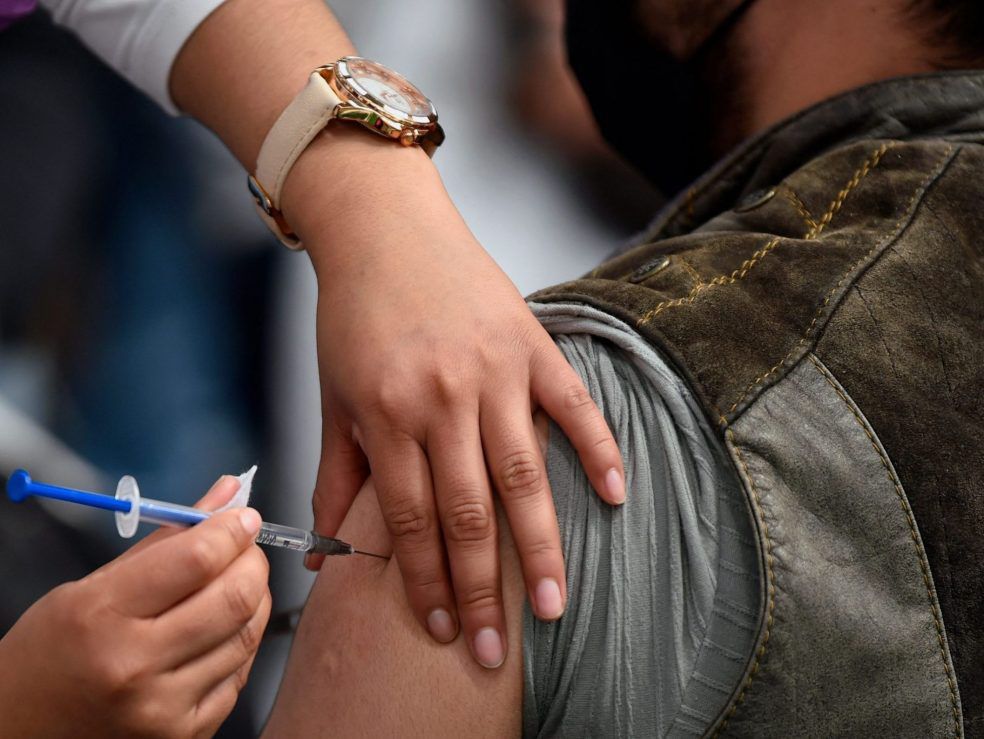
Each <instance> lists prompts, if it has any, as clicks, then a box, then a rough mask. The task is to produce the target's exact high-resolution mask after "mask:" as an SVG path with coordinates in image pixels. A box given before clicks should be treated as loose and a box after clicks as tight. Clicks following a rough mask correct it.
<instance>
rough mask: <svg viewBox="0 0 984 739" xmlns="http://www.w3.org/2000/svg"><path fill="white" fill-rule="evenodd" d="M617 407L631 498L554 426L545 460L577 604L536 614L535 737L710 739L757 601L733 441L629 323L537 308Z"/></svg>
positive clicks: (577, 309) (744, 656) (528, 718)
mask: <svg viewBox="0 0 984 739" xmlns="http://www.w3.org/2000/svg"><path fill="white" fill-rule="evenodd" d="M533 308H534V311H535V312H536V313H537V315H538V317H539V318H540V320H541V322H543V324H544V326H545V327H546V328H547V329H548V330H549V331H550V332H551V333H552V334H553V335H554V338H555V340H556V341H557V344H558V346H559V347H560V349H561V350H562V351H563V353H564V354H565V356H566V357H567V359H568V360H569V361H570V362H571V365H572V366H573V367H574V369H575V370H576V371H577V372H578V373H579V374H580V376H581V378H582V379H583V380H584V382H585V385H586V386H587V387H588V390H589V391H590V393H591V395H592V397H593V398H594V399H595V401H596V402H597V403H598V405H599V406H600V407H601V409H602V411H603V412H604V413H605V416H606V418H607V419H608V422H609V424H610V426H611V428H612V430H613V432H614V433H615V437H616V439H617V441H618V443H619V446H620V449H621V451H622V456H623V460H624V462H625V470H626V483H627V490H628V496H627V502H626V503H625V505H623V506H621V507H618V508H613V507H610V506H608V505H606V504H605V503H604V502H603V501H601V500H600V499H599V498H598V497H597V496H596V495H595V493H594V491H593V490H592V488H591V485H590V483H589V482H588V480H587V477H586V475H585V474H584V471H583V469H582V468H581V465H580V463H579V461H578V457H577V453H576V452H575V451H574V449H573V448H572V447H571V445H570V443H569V442H568V441H567V439H566V437H564V435H563V434H562V433H561V432H560V430H559V429H558V428H557V427H556V426H551V430H550V439H549V443H548V448H547V470H548V473H549V477H550V484H551V487H552V489H553V494H554V500H555V504H556V507H557V514H558V519H559V521H560V528H561V537H562V542H563V547H564V554H565V558H566V563H567V587H568V596H569V605H568V609H567V612H566V613H565V614H564V616H563V617H562V618H561V619H560V620H559V621H557V622H555V623H543V622H539V621H537V620H536V619H535V618H534V617H533V615H532V612H531V611H530V610H529V609H528V608H527V611H526V614H525V621H524V642H523V650H524V669H525V677H524V683H525V684H524V705H523V724H524V735H525V736H530V737H533V736H700V735H701V734H703V733H704V731H705V730H706V729H707V728H708V726H709V725H710V724H711V723H712V721H713V720H714V718H715V716H716V715H717V714H718V713H719V712H720V710H721V709H722V708H723V707H724V706H725V705H726V703H727V700H728V697H729V696H730V694H731V692H732V691H733V689H734V687H735V686H736V685H737V684H738V683H739V681H740V679H741V676H742V674H743V672H744V669H745V665H746V663H747V661H748V657H749V655H750V654H751V651H752V649H753V647H754V641H755V636H756V630H757V625H758V622H759V617H760V612H761V607H762V606H761V592H760V586H759V581H760V574H759V571H758V553H757V549H756V547H755V545H754V533H753V528H752V521H751V517H750V514H749V511H748V508H747V504H746V501H745V499H744V496H743V492H742V490H741V486H740V482H739V480H738V477H737V475H736V473H735V471H734V470H733V468H732V466H731V463H730V461H729V459H728V457H727V454H726V451H725V449H724V448H723V445H722V444H721V442H720V441H719V440H718V439H717V438H716V437H715V435H714V433H713V431H712V429H711V428H710V427H709V425H708V424H707V422H706V421H705V420H704V417H703V415H702V413H701V411H700V408H699V406H698V404H697V402H696V400H695V399H694V398H693V397H692V395H691V393H690V391H689V389H688V388H687V386H686V385H685V383H684V382H683V381H682V380H681V379H680V378H679V376H678V375H677V374H676V373H675V372H674V371H673V370H672V369H671V368H670V367H669V365H668V364H667V362H666V361H665V360H664V359H663V358H662V357H661V356H660V355H659V354H658V353H657V352H656V351H655V350H654V349H653V348H652V347H651V346H649V345H648V344H647V343H646V342H645V341H644V340H643V339H642V338H641V337H640V336H639V335H638V334H636V333H635V332H634V331H632V330H631V329H630V328H629V327H628V326H626V325H625V324H623V323H621V322H620V321H618V320H617V319H614V318H612V317H610V316H607V315H605V314H603V313H600V312H598V311H595V310H593V309H590V308H586V307H584V306H575V305H534V306H533Z"/></svg>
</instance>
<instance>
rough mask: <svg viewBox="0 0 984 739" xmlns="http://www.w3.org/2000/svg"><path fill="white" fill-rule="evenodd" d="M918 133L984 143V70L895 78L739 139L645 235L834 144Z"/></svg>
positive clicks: (764, 184)
mask: <svg viewBox="0 0 984 739" xmlns="http://www.w3.org/2000/svg"><path fill="white" fill-rule="evenodd" d="M920 138H945V139H948V140H953V141H971V142H976V143H984V72H982V71H966V72H964V71H959V72H938V73H933V74H925V75H915V76H910V77H897V78H894V79H890V80H885V81H882V82H876V83H873V84H871V85H866V86H865V87H860V88H857V89H855V90H851V91H849V92H846V93H844V94H842V95H838V96H837V97H833V98H829V99H827V100H824V101H823V102H820V103H818V104H817V105H814V106H812V107H810V108H807V109H805V110H803V111H801V112H799V113H797V114H796V115H794V116H792V117H790V118H787V119H785V120H783V121H781V122H779V123H777V124H776V125H775V126H773V127H772V128H770V129H768V130H766V131H764V132H762V133H760V134H758V135H756V136H754V137H752V138H751V139H748V140H747V141H745V142H744V143H742V144H740V145H739V146H738V147H737V148H735V149H734V150H733V151H732V152H731V153H730V154H728V155H727V156H725V157H724V159H722V160H720V161H719V162H718V163H717V164H716V165H714V166H713V167H712V168H711V169H710V170H709V171H708V172H707V173H705V174H704V175H703V176H702V177H701V178H700V179H698V180H697V181H696V182H695V183H694V184H693V185H691V186H690V187H689V188H688V189H687V190H685V191H684V192H682V193H680V194H679V195H678V196H677V197H676V198H674V200H673V201H671V202H670V203H669V204H668V205H667V206H666V207H665V208H664V209H663V210H662V211H661V212H660V213H659V214H658V215H657V217H656V219H655V221H653V223H652V224H651V225H650V227H649V228H647V229H646V231H645V232H644V236H643V238H644V240H645V241H654V240H656V239H660V238H667V237H670V236H677V235H679V234H682V233H687V232H689V231H691V230H693V229H694V228H695V227H697V226H699V225H700V224H701V223H704V222H705V221H708V220H710V219H711V218H712V217H714V216H715V215H717V214H719V213H721V212H723V211H726V210H729V209H731V208H733V207H734V206H735V205H736V204H737V203H738V202H739V201H740V200H741V199H742V198H745V197H748V196H749V195H751V194H752V193H755V192H756V191H758V190H761V189H764V188H768V187H771V186H773V185H776V184H777V183H779V182H780V181H782V180H783V179H784V178H785V177H787V176H788V175H790V174H792V173H793V172H794V171H796V170H797V169H799V168H800V167H802V166H803V165H804V164H806V163H807V162H808V161H810V160H811V159H814V158H815V157H817V156H819V155H821V154H823V153H824V152H826V151H829V150H831V149H833V148H836V147H839V146H843V145H845V144H849V143H852V142H856V141H859V140H864V139H894V140H915V139H920Z"/></svg>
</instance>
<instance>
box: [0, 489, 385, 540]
mask: <svg viewBox="0 0 984 739" xmlns="http://www.w3.org/2000/svg"><path fill="white" fill-rule="evenodd" d="M7 495H8V496H9V497H10V499H11V500H13V501H14V502H17V503H19V502H21V501H22V500H24V499H25V498H28V497H31V496H35V497H40V498H52V499H54V500H62V501H66V502H69V503H78V504H79V505H84V506H89V507H91V508H102V509H103V510H107V511H114V512H115V513H116V530H117V531H118V532H119V534H120V536H122V537H123V538H125V539H129V538H130V537H132V536H133V535H134V534H135V533H136V531H137V525H138V524H139V523H140V522H141V521H143V522H145V523H153V524H157V525H158V526H178V527H185V526H194V525H195V524H198V523H201V522H202V521H205V520H206V519H208V518H210V517H211V515H212V513H210V512H209V511H203V510H200V509H198V508H190V507H189V506H183V505H178V504H177V503H167V502H165V501H160V500H152V499H151V498H141V497H140V489H139V488H138V487H137V481H136V480H134V479H133V478H132V477H130V476H126V477H123V478H122V479H120V482H119V484H118V485H117V486H116V496H115V497H113V496H111V495H102V494H100V493H90V492H87V491H85V490H75V489H73V488H65V487H58V486H56V485H48V484H46V483H43V482H34V481H33V480H32V479H31V476H30V475H29V474H28V473H27V472H26V471H24V470H17V471H16V472H14V473H13V474H12V475H11V476H10V479H9V480H8V481H7ZM256 543H257V544H264V545H266V546H272V547H281V548H283V549H293V550H294V551H297V552H313V553H315V554H327V555H345V554H365V555H367V556H370V557H379V558H380V559H388V557H383V556H382V555H380V554H373V553H371V552H361V551H359V550H358V549H356V548H355V547H353V546H352V545H351V544H348V543H346V542H344V541H341V540H340V539H333V538H332V537H330V536H322V535H321V534H316V533H314V532H313V531H305V530H304V529H298V528H294V527H293V526H281V525H280V524H275V523H267V522H266V521H264V522H263V524H262V525H261V526H260V531H259V533H258V534H257V536H256Z"/></svg>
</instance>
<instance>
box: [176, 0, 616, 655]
mask: <svg viewBox="0 0 984 739" xmlns="http://www.w3.org/2000/svg"><path fill="white" fill-rule="evenodd" d="M352 52H353V49H352V46H351V44H350V42H349V41H348V39H347V37H346V36H345V34H344V32H343V31H342V29H341V28H340V27H339V25H338V24H337V22H336V21H335V19H334V18H333V16H332V15H331V13H330V11H329V10H328V9H327V8H326V7H325V5H324V4H323V3H322V2H320V0H229V1H228V2H227V3H225V4H224V5H223V6H222V7H220V8H219V9H218V10H217V11H216V12H215V13H213V14H212V15H211V16H210V17H209V18H208V19H207V20H206V21H205V22H204V23H203V24H202V25H201V26H200V27H199V28H198V30H197V31H196V32H195V33H194V34H193V35H192V37H191V38H190V40H189V41H188V43H187V44H186V45H185V47H184V49H183V50H182V52H181V54H180V55H179V57H178V59H177V61H176V63H175V67H174V72H173V74H172V78H171V88H172V94H173V97H174V99H175V101H176V102H177V104H178V105H179V106H180V107H181V108H182V109H184V110H185V111H186V112H188V113H191V114H192V115H194V116H195V117H197V118H198V119H199V120H201V121H202V122H204V123H205V124H206V125H208V126H209V127H211V128H212V129H213V130H214V131H215V132H216V133H217V134H218V135H219V136H220V137H221V138H222V139H223V140H224V141H225V142H226V144H227V145H228V146H229V147H230V149H232V151H233V152H234V153H235V154H236V156H237V157H239V159H240V161H241V162H242V163H243V165H244V166H245V167H246V168H247V169H249V170H252V168H253V167H254V164H255V161H256V154H257V152H258V150H259V147H260V144H261V143H262V141H263V139H264V137H265V136H266V134H267V132H268V131H269V129H270V127H271V126H272V124H273V122H274V120H276V118H277V116H278V115H279V114H280V112H281V111H282V110H283V108H284V107H285V106H286V105H287V104H288V103H289V102H290V100H291V99H292V98H293V96H294V95H295V94H296V93H297V92H298V91H299V90H300V89H301V87H302V86H303V85H304V83H305V81H306V80H307V76H308V74H309V73H310V71H311V70H312V69H314V68H315V67H317V66H319V65H322V64H325V63H327V62H331V61H334V60H335V59H337V58H338V57H340V56H343V55H345V54H349V53H352ZM244 197H245V194H244ZM282 205H283V211H284V214H285V216H286V218H287V220H288V222H289V223H290V224H291V225H292V227H293V228H294V230H295V231H296V232H297V233H298V235H299V236H300V237H301V239H302V240H303V242H304V244H305V246H306V248H307V251H308V253H309V255H310V258H311V261H312V263H313V265H314V268H315V271H316V273H317V276H318V286H319V301H318V327H317V328H318V352H319V363H320V374H321V390H322V411H323V419H324V426H323V435H322V438H323V442H322V444H323V451H322V460H321V467H320V470H319V475H318V482H317V488H316V492H315V497H314V509H315V525H316V527H317V528H318V530H319V531H322V532H324V533H329V534H330V533H333V532H334V531H335V530H336V529H337V527H338V525H339V523H340V522H341V520H342V518H343V516H344V514H345V512H346V510H347V509H348V507H349V505H350V504H351V501H352V499H353V498H354V496H355V494H356V493H357V491H358V490H359V487H360V486H361V484H362V482H363V481H364V480H365V478H366V475H367V472H368V469H369V468H371V469H372V471H373V474H374V477H375V480H376V486H377V490H378V495H379V501H380V507H381V509H382V512H383V516H384V519H385V521H386V524H387V527H388V529H389V531H390V533H391V534H392V536H393V540H394V549H395V552H396V556H397V558H398V559H399V562H400V570H401V572H402V574H403V578H404V582H405V585H406V590H407V596H408V599H409V602H410V603H411V606H412V608H413V611H414V613H415V614H416V616H417V618H418V620H419V621H420V622H421V623H422V624H424V625H425V626H426V627H427V628H428V630H429V631H430V632H431V634H432V635H433V636H434V637H435V638H437V639H438V640H440V641H450V640H451V639H453V638H454V637H455V635H456V633H457V631H458V628H459V624H460V626H461V627H462V628H463V629H464V632H465V635H466V638H467V641H468V644H469V647H470V649H471V651H472V654H473V655H474V656H475V657H476V659H478V661H479V662H480V663H481V664H483V665H485V666H487V667H495V666H498V664H500V663H501V662H502V660H503V659H504V656H505V654H506V641H505V636H506V633H505V621H504V616H503V610H502V593H501V585H500V566H499V553H498V545H497V532H496V522H495V516H494V513H493V510H494V509H493V502H492V489H493V487H494V489H495V490H496V491H497V492H498V493H499V495H500V497H501V500H502V503H503V506H504V508H505V511H506V514H507V516H508V518H509V522H510V525H511V527H512V531H513V536H514V537H515V541H516V547H517V550H518V552H519V556H520V560H521V562H522V568H523V574H524V579H525V583H526V589H527V592H528V594H529V596H530V599H531V602H532V603H533V604H534V608H535V610H536V613H537V615H539V616H540V617H541V618H548V619H552V618H556V617H557V616H559V615H560V613H561V611H562V610H563V608H564V604H565V597H566V594H565V586H564V582H565V578H564V563H563V556H562V553H561V548H560V538H559V534H558V531H557V523H556V517H555V515H554V510H553V503H552V499H551V496H550V491H549V486H548V483H547V479H546V472H545V469H544V464H543V458H542V455H541V453H540V451H539V449H538V447H537V444H536V439H535V436H534V432H533V424H532V420H531V419H532V412H533V410H535V409H536V408H538V407H542V408H543V409H544V410H545V411H546V412H547V413H549V414H550V415H551V416H552V417H553V418H554V420H555V421H556V422H557V423H558V424H559V425H560V426H561V428H563V429H564V431H565V433H567V435H568V436H569V437H570V438H571V440H572V442H573V443H574V445H575V448H577V450H578V452H579V454H580V455H581V457H582V461H583V463H584V466H585V469H586V470H587V471H588V473H589V475H590V478H591V480H592V483H593V484H594V487H595V489H596V490H597V491H598V492H599V493H600V494H601V495H602V497H603V498H605V499H606V500H608V501H609V502H612V503H618V502H621V500H622V499H623V498H624V485H623V483H622V480H623V479H624V476H623V472H622V465H621V460H620V457H619V454H618V450H617V448H616V445H615V442H614V440H613V438H612V436H611V433H610V432H609V430H608V428H607V426H606V424H605V421H604V419H603V417H602V416H601V414H600V412H599V411H598V409H597V407H596V406H595V405H594V403H593V402H592V401H591V399H590V397H589V396H588V394H587V392H586V391H585V389H584V387H583V385H582V384H581V382H580V380H579V379H578V378H577V376H576V375H575V373H574V372H573V371H572V370H571V368H570V367H569V365H568V364H567V362H566V361H565V360H564V358H563V357H562V355H561V354H560V352H559V351H558V350H557V348H556V347H555V346H554V344H553V342H551V341H550V339H549V337H548V336H547V334H546V333H545V332H544V331H543V329H542V328H541V327H540V325H539V324H538V323H537V322H536V321H535V320H534V318H533V317H532V315H531V314H530V312H529V310H528V309H527V307H526V305H525V303H524V302H523V300H522V297H521V296H520V295H519V294H518V292H517V291H516V289H515V287H514V286H513V285H512V283H511V282H510V281H509V279H508V278H507V277H506V276H505V275H504V274H503V273H502V271H501V270H500V269H499V268H498V266H497V265H496V264H495V263H494V261H493V260H492V259H491V258H490V257H489V256H488V254H487V253H486V252H485V251H484V250H483V249H482V247H481V246H480V245H479V244H478V243H477V242H476V241H475V238H474V236H473V235H472V234H471V232H470V231H469V230H468V228H467V226H466V225H465V224H464V222H463V221H462V219H461V217H460V215H459V214H458V212H457V210H456V209H455V207H454V205H453V204H452V203H451V201H450V199H449V198H448V195H447V193H446V192H445V190H444V187H443V185H442V183H441V180H440V177H439V176H438V174H437V170H436V169H435V168H434V166H433V165H432V164H431V162H430V160H428V159H427V157H426V156H425V154H424V153H423V152H422V151H420V150H419V149H417V148H404V147H400V146H394V145H393V144H392V143H391V142H387V141H383V140H382V139H379V138H377V137H374V136H371V135H368V134H367V133H366V132H364V131H359V130H356V129H354V128H352V127H347V126H345V125H338V124H332V125H330V126H329V127H328V128H327V129H326V130H325V132H324V133H322V134H321V135H320V136H319V137H318V138H317V139H316V140H315V141H314V142H313V143H312V145H311V146H309V147H308V149H307V150H306V151H305V152H304V153H303V154H302V155H301V157H300V158H299V159H298V161H297V163H296V164H295V165H294V168H293V169H292V171H291V173H290V175H289V176H288V178H287V181H286V183H285V187H284V191H283V198H282ZM490 481H491V485H490ZM317 564H318V563H317V562H315V563H314V565H315V566H317Z"/></svg>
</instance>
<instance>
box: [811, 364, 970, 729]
mask: <svg viewBox="0 0 984 739" xmlns="http://www.w3.org/2000/svg"><path fill="white" fill-rule="evenodd" d="M807 356H808V357H809V358H810V361H811V362H812V363H813V366H814V367H816V368H817V371H818V372H819V373H820V374H821V375H822V376H823V379H824V380H826V381H827V384H828V385H830V387H831V388H833V390H834V392H835V393H837V396H838V397H839V398H840V399H841V400H842V401H843V402H844V405H845V406H847V409H848V410H849V411H850V412H851V415H853V416H854V420H855V421H857V423H858V425H859V426H860V427H861V430H862V431H864V435H865V436H867V437H868V441H869V442H871V447H872V448H873V449H874V450H875V453H876V454H877V455H878V459H879V460H880V461H881V463H882V467H884V468H885V474H886V475H887V476H888V480H889V482H891V483H892V486H893V487H894V488H895V495H896V496H897V497H898V499H899V505H900V506H901V507H902V512H903V513H904V514H905V520H906V523H907V524H908V525H909V535H910V536H911V537H912V543H913V546H915V548H916V556H917V557H918V559H919V568H920V569H921V570H922V578H923V584H924V585H925V587H926V596H927V598H928V599H929V607H930V610H931V611H932V613H933V622H934V623H935V625H936V640H937V642H938V644H939V647H940V658H941V659H942V662H943V672H944V674H945V676H946V682H947V687H948V688H949V690H950V710H951V712H952V713H953V722H954V736H958V737H959V736H962V735H963V732H962V731H961V730H960V708H959V705H958V702H957V688H956V681H955V679H954V677H953V672H952V671H951V670H950V663H949V662H948V661H947V659H946V641H945V639H946V637H945V636H944V631H943V616H942V614H941V613H940V610H939V605H938V604H937V603H936V601H935V600H934V599H933V585H932V580H931V576H930V570H929V561H928V560H927V558H926V552H925V550H924V549H923V547H922V544H921V543H920V541H919V533H918V529H917V528H916V519H915V517H914V516H913V514H912V509H911V508H910V507H909V503H908V501H907V500H906V497H905V492H904V491H903V490H902V483H901V482H900V481H899V479H898V476H897V475H896V474H895V472H894V470H893V469H892V465H891V463H890V462H889V460H888V457H886V456H885V453H884V452H883V451H882V449H881V447H880V446H879V444H878V442H877V441H876V439H875V436H874V434H873V433H872V432H871V430H870V429H869V428H868V424H867V423H866V422H865V420H864V419H863V418H862V417H861V414H860V413H859V412H858V411H857V409H856V408H855V406H854V404H853V403H852V402H851V401H850V400H849V399H848V398H847V396H846V395H844V392H843V391H842V390H841V389H840V387H839V386H838V385H837V383H836V382H834V379H833V377H832V376H831V374H830V372H829V370H827V368H826V367H824V366H823V365H822V364H821V363H820V361H819V360H818V359H817V358H816V357H815V356H814V355H813V353H812V352H811V353H810V354H808V355H807Z"/></svg>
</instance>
